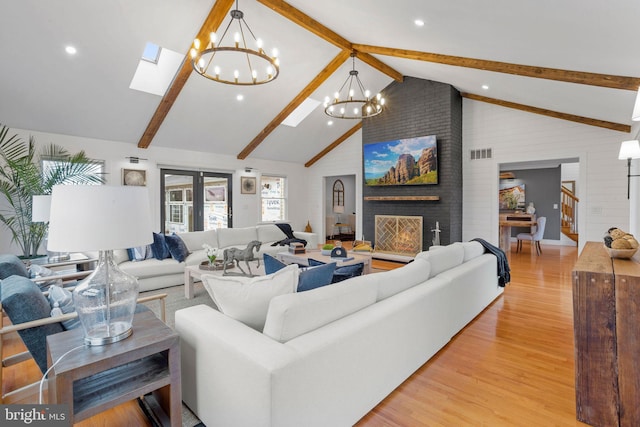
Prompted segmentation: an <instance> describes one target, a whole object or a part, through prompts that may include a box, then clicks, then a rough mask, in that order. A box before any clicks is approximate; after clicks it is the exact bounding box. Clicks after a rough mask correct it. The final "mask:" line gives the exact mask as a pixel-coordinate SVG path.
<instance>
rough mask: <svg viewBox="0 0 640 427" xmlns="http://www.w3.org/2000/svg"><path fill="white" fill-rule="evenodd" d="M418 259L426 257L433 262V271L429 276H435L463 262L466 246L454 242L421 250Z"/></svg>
mask: <svg viewBox="0 0 640 427" xmlns="http://www.w3.org/2000/svg"><path fill="white" fill-rule="evenodd" d="M416 259H426V260H427V261H429V262H430V263H431V273H430V274H429V277H435V276H437V275H438V274H440V273H442V272H443V271H447V270H449V269H451V268H453V267H457V266H458V265H460V264H462V260H463V259H464V248H463V247H462V245H461V244H459V243H458V244H455V243H452V244H450V245H447V246H443V247H441V248H438V249H437V250H433V251H431V250H430V251H428V252H420V253H419V254H418V255H416Z"/></svg>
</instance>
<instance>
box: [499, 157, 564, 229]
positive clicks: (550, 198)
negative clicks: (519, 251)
mask: <svg viewBox="0 0 640 427" xmlns="http://www.w3.org/2000/svg"><path fill="white" fill-rule="evenodd" d="M513 173H514V174H515V175H516V179H517V180H518V181H521V182H522V183H524V192H525V207H526V206H529V202H533V205H534V206H535V208H536V216H537V217H541V216H544V217H547V225H546V226H545V229H544V236H543V238H544V239H551V240H560V208H561V206H560V201H561V200H560V185H561V181H562V169H561V167H560V166H558V167H557V168H546V169H525V170H515V171H513ZM554 204H556V205H557V206H558V209H553V205H554ZM523 232H527V233H528V232H529V229H528V228H518V227H512V229H511V235H512V236H514V237H515V236H516V235H517V234H518V233H523Z"/></svg>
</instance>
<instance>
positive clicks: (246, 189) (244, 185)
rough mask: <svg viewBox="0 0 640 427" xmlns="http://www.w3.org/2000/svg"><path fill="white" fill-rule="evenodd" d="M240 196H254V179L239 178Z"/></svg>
mask: <svg viewBox="0 0 640 427" xmlns="http://www.w3.org/2000/svg"><path fill="white" fill-rule="evenodd" d="M240 194H256V177H255V176H242V177H240Z"/></svg>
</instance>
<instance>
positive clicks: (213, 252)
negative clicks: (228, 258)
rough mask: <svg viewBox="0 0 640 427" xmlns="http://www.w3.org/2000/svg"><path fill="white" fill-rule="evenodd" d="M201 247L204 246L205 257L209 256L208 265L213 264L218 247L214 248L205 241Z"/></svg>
mask: <svg viewBox="0 0 640 427" xmlns="http://www.w3.org/2000/svg"><path fill="white" fill-rule="evenodd" d="M202 247H203V248H204V253H205V255H207V258H209V265H213V264H214V261H215V260H216V258H217V257H218V248H214V247H213V246H211V245H208V244H206V243H205V244H204V245H202Z"/></svg>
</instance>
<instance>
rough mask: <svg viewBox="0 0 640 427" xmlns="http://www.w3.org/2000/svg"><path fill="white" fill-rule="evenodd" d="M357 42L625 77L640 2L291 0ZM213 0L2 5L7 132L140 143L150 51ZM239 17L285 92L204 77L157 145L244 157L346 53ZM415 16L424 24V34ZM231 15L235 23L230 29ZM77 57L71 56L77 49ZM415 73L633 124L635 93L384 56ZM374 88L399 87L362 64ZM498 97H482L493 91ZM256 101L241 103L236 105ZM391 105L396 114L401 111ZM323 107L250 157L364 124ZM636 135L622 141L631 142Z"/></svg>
mask: <svg viewBox="0 0 640 427" xmlns="http://www.w3.org/2000/svg"><path fill="white" fill-rule="evenodd" d="M287 3H288V4H290V5H291V6H293V7H295V8H297V9H299V10H300V11H302V12H303V13H305V14H307V15H309V16H310V17H311V18H313V19H314V20H315V21H318V22H319V23H321V24H323V25H324V26H326V27H328V28H329V29H331V30H333V31H334V32H335V33H337V34H339V35H341V36H342V37H344V38H345V39H347V40H348V41H350V42H351V43H354V44H361V45H370V46H381V47H387V48H395V49H407V50H415V51H420V52H429V53H437V54H443V55H451V56H460V57H466V58H475V59H482V60H489V61H499V62H505V63H513V64H521V65H529V66H537V67H547V68H555V69H563V70H570V71H580V72H590V73H599V74H607V75H615V76H629V77H636V78H637V77H640V55H638V54H637V52H636V49H635V47H636V46H635V44H636V43H635V40H636V39H637V32H638V22H639V19H640V2H638V1H632V0H612V1H607V2H600V1H593V0H589V1H578V0H563V1H560V2H559V1H547V0H543V1H540V0H537V1H533V0H523V1H517V2H515V1H500V0H487V1H483V2H479V1H477V0H459V1H449V0H431V1H425V0H398V1H393V2H392V1H388V0H349V1H340V0H324V1H310V0H290V1H288V2H287ZM213 4H214V1H212V0H180V1H175V0H135V1H131V0H111V1H103V2H98V1H87V0H51V1H42V0H40V1H38V0H21V1H13V2H10V3H8V4H7V5H5V6H4V7H3V11H2V17H3V19H2V21H3V22H2V25H0V57H1V58H2V66H0V123H3V124H6V125H8V126H10V127H15V128H23V129H30V130H37V131H43V132H52V133H60V134H68V135H77V136H86V137H92V138H100V139H106V140H114V141H122V142H126V143H130V144H133V145H137V144H138V143H139V141H140V139H141V137H142V135H143V133H144V131H145V129H146V128H147V125H148V124H149V121H150V120H151V118H152V117H153V115H154V112H155V110H156V108H157V107H158V105H159V104H160V101H161V99H162V98H161V97H160V96H157V95H151V94H148V93H144V92H139V91H135V90H132V89H129V84H130V82H131V79H132V77H133V74H134V72H135V70H136V67H137V64H138V61H139V59H140V56H141V54H142V51H143V49H144V46H145V44H146V43H147V42H153V43H156V44H158V45H160V46H162V47H163V48H167V49H171V50H173V51H176V52H180V53H182V54H186V53H187V52H188V50H189V48H190V46H191V43H192V41H193V38H194V37H195V36H196V34H197V32H198V31H199V30H200V27H201V25H202V23H203V21H204V19H205V18H206V16H207V14H208V13H209V11H210V10H211V8H212V7H213ZM239 8H240V9H241V10H242V11H244V12H245V19H246V21H247V22H248V24H249V25H250V26H251V29H252V30H253V32H254V33H256V35H258V36H259V37H261V38H262V39H263V40H264V41H265V44H268V45H269V46H276V47H277V48H278V50H279V51H280V59H281V73H280V76H279V77H278V78H277V79H276V80H275V81H274V82H272V83H269V84H266V85H260V86H255V87H242V88H239V87H236V86H229V85H223V84H219V83H214V82H211V81H209V80H206V79H204V78H202V77H200V76H198V75H197V74H195V73H192V74H191V76H190V77H189V79H188V80H187V82H186V84H185V86H184V88H183V90H182V91H181V93H180V94H179V96H178V97H177V99H176V101H175V103H174V104H173V106H172V108H171V109H170V111H169V113H168V114H167V116H166V118H165V119H164V121H163V122H162V125H161V126H160V128H159V130H158V132H157V133H156V135H155V136H154V138H153V139H152V141H151V146H158V147H173V148H182V149H187V150H197V151H206V152H215V153H221V154H227V155H232V156H237V155H238V154H239V153H240V152H241V151H242V150H243V149H244V148H245V147H246V146H247V144H249V143H250V142H251V141H252V140H253V139H254V138H255V137H256V136H257V135H259V134H260V132H261V131H262V130H263V129H264V128H265V127H266V126H267V125H268V124H269V123H270V122H271V121H272V120H273V119H274V117H276V116H277V115H278V114H279V113H280V112H281V111H282V109H283V108H285V107H286V106H287V104H289V103H290V102H291V100H293V99H294V98H295V97H296V95H298V93H299V92H300V91H301V90H302V89H303V88H304V87H305V86H307V85H308V84H309V82H311V81H312V80H313V79H314V78H315V77H316V75H317V74H318V73H320V72H321V71H322V69H323V68H324V67H325V66H326V65H327V64H328V63H329V62H330V61H331V60H332V59H333V58H334V57H335V56H336V55H338V53H340V48H338V47H336V46H335V45H333V44H330V43H329V42H327V41H325V40H323V39H322V38H320V37H318V36H316V35H314V34H312V33H311V32H309V31H308V30H306V29H303V28H302V27H300V26H298V25H296V24H295V23H293V22H292V21H290V20H288V19H287V18H285V17H283V16H281V15H280V14H278V13H275V12H274V11H272V10H270V9H269V8H268V7H266V6H264V5H262V4H260V3H258V2H257V1H255V0H240V2H239ZM416 18H420V19H423V20H424V21H425V25H424V27H416V26H415V25H414V23H413V21H414V20H415V19H416ZM227 21H228V18H225V19H224V22H223V25H226V23H227ZM67 45H74V46H75V47H76V48H77V50H78V53H77V54H76V55H75V56H69V55H67V54H66V53H65V50H64V49H65V46H67ZM374 56H375V57H376V58H377V59H379V60H380V61H382V62H384V63H385V64H387V65H389V66H390V67H392V68H394V69H395V70H397V71H398V72H400V73H401V74H402V75H405V76H412V77H418V78H423V79H428V80H435V81H440V82H444V83H448V84H451V85H453V86H454V87H456V88H457V89H458V90H459V91H461V92H464V93H470V94H476V95H480V96H484V97H490V98H495V99H499V100H504V101H509V102H513V103H518V104H524V105H527V106H531V107H537V108H541V109H547V110H552V111H555V112H559V113H566V114H572V115H577V116H582V117H585V118H590V119H597V120H604V121H610V122H615V123H619V124H624V125H630V124H631V123H632V122H631V119H630V118H631V112H632V109H633V104H634V100H635V92H634V91H633V90H623V89H610V88H604V87H597V86H591V85H584V84H576V83H566V82H560V81H553V80H546V79H539V78H532V77H523V76H517V75H512V74H504V73H497V72H491V71H484V70H479V69H472V68H465V67H459V66H451V65H443V64H436V63H432V62H426V61H419V60H413V59H403V58H400V57H392V56H384V55H374ZM356 66H357V69H358V71H359V72H360V77H361V79H362V81H363V83H364V84H365V85H366V86H367V88H369V89H371V90H372V91H373V92H375V91H378V90H381V89H383V88H384V87H385V86H387V85H388V84H389V83H390V82H391V81H392V79H391V78H390V77H389V76H388V75H385V74H382V73H381V72H379V71H377V70H375V69H374V68H372V67H370V66H368V65H366V64H364V63H363V62H361V61H359V60H357V61H356ZM350 69H351V60H350V59H349V60H347V61H346V62H345V63H344V64H343V65H342V66H341V67H340V68H339V69H338V70H337V71H336V72H335V73H334V74H333V75H332V76H331V77H330V78H328V79H327V80H326V82H324V83H323V84H322V85H320V87H319V88H318V89H317V90H315V92H314V93H313V94H312V96H311V97H312V98H315V99H317V100H322V99H323V98H324V97H325V95H329V94H332V93H333V92H335V91H336V90H337V89H338V88H339V87H340V85H342V83H343V81H344V80H345V78H346V77H347V74H348V72H349V70H350ZM484 84H486V85H488V86H489V89H488V90H484V89H482V88H481V87H482V85H484ZM238 94H242V95H244V99H243V100H242V101H238V100H237V99H236V96H237V95H238ZM389 107H390V108H392V106H389ZM327 121H328V117H327V116H326V115H325V114H324V112H323V109H322V106H320V107H319V108H318V109H316V110H315V111H314V112H313V113H312V114H311V115H310V116H309V117H308V118H306V119H305V120H304V121H303V122H302V123H301V124H300V125H299V126H298V127H296V128H291V127H287V126H283V125H280V126H278V127H277V128H276V129H275V130H274V131H273V132H272V133H270V134H269V135H268V136H267V137H266V138H265V139H264V141H263V142H262V143H261V144H260V145H258V146H257V148H256V149H255V150H253V151H252V152H251V153H250V154H249V157H250V158H251V157H254V158H264V159H279V160H285V161H292V162H297V163H305V162H307V161H309V160H310V159H311V158H313V157H314V156H315V155H316V154H318V153H319V152H321V151H322V150H323V149H324V148H325V147H327V146H328V145H329V144H331V143H332V142H333V141H335V140H336V139H338V138H339V137H340V136H341V135H343V134H344V133H345V132H347V131H348V130H349V129H351V128H352V127H353V126H354V125H355V122H354V121H351V120H333V121H334V124H333V125H332V126H328V125H327ZM622 135H623V134H621V136H622Z"/></svg>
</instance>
